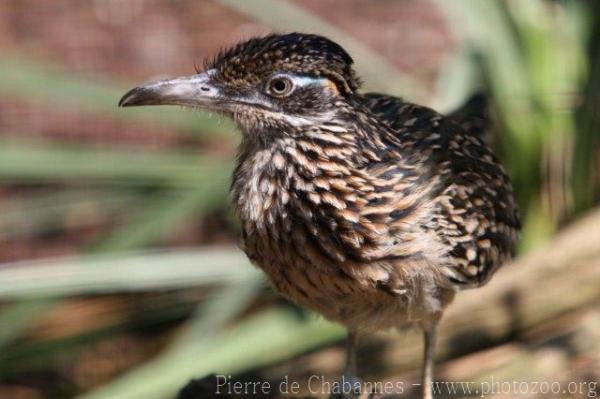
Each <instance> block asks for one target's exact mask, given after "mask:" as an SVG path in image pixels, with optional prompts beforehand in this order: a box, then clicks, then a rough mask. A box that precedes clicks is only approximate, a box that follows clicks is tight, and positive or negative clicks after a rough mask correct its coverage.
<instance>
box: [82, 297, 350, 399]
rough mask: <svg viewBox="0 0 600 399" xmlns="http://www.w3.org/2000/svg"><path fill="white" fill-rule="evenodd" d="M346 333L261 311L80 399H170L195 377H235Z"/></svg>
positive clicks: (287, 314) (280, 313)
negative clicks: (225, 332)
mask: <svg viewBox="0 0 600 399" xmlns="http://www.w3.org/2000/svg"><path fill="white" fill-rule="evenodd" d="M343 336H344V330H343V329H342V328H341V327H339V326H336V325H333V324H330V323H327V322H325V321H322V320H317V319H310V320H309V321H304V320H300V319H299V318H298V316H297V314H295V313H294V312H292V311H291V310H289V309H283V308H279V309H273V310H268V311H264V312H261V313H259V314H257V315H255V316H251V317H249V318H248V319H246V320H244V321H243V322H241V323H240V324H239V325H237V326H236V328H234V329H232V330H231V331H230V332H229V333H227V334H223V335H221V336H219V337H216V338H215V339H208V340H206V341H204V340H202V341H188V344H187V345H186V346H185V348H180V350H178V351H177V352H174V353H170V354H168V355H166V356H164V357H160V358H159V359H157V360H156V361H154V362H151V363H150V364H147V365H146V366H142V367H139V368H137V369H135V370H133V371H131V372H129V373H127V374H125V375H124V376H123V377H120V378H117V379H116V380H115V381H113V382H111V383H110V384H108V385H105V386H103V387H101V388H99V389H97V390H96V391H93V392H91V393H89V394H86V395H83V396H81V399H109V398H110V399H137V398H140V399H154V398H157V399H158V398H165V397H172V396H173V395H174V394H175V393H176V391H177V389H178V388H180V387H182V386H183V385H184V384H185V383H186V382H188V381H189V380H190V379H191V378H198V377H202V376H203V375H206V374H208V373H213V372H216V373H219V374H225V375H228V374H234V373H240V372H243V371H247V370H250V369H254V368H257V367H261V366H264V365H268V364H272V363H274V362H277V361H281V360H283V359H288V358H290V357H291V356H294V355H298V354H300V353H303V352H306V351H307V350H310V349H314V348H317V347H319V346H323V345H325V344H328V343H331V342H334V341H337V340H339V339H341V338H342V337H343Z"/></svg>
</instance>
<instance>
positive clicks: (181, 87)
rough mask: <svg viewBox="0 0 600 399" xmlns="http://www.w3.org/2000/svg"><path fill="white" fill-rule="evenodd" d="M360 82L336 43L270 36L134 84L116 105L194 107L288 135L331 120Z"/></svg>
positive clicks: (295, 35)
mask: <svg viewBox="0 0 600 399" xmlns="http://www.w3.org/2000/svg"><path fill="white" fill-rule="evenodd" d="M358 85H359V83H358V79H357V78H356V76H355V73H354V71H353V69H352V58H351V57H350V55H348V53H347V52H346V51H345V50H344V49H343V48H342V47H341V46H339V45H338V44H336V43H334V42H332V41H331V40H329V39H327V38H325V37H322V36H317V35H309V34H301V33H290V34H285V35H275V34H274V35H269V36H266V37H261V38H255V39H251V40H248V41H246V42H243V43H240V44H238V45H236V46H234V47H232V48H230V49H227V50H225V51H223V52H221V53H220V54H218V55H217V56H216V57H215V58H214V59H213V60H212V61H210V62H208V63H207V64H206V66H205V68H204V70H203V71H202V72H199V73H197V74H195V75H191V76H186V77H180V78H175V79H168V80H161V81H157V82H151V83H148V84H145V85H142V86H139V87H136V88H134V89H133V90H131V91H129V92H128V93H127V94H125V95H124V96H123V98H122V99H121V101H120V102H119V105H120V106H124V107H128V106H140V105H183V106H189V107H199V108H205V109H208V110H212V111H217V112H223V113H226V114H228V115H230V116H232V117H233V119H234V120H235V121H236V123H237V124H238V125H239V127H240V128H241V129H242V130H243V131H245V132H247V133H252V132H264V131H265V130H267V131H268V130H274V131H275V130H280V131H286V128H287V130H288V131H290V132H291V131H293V130H294V129H293V128H298V127H301V126H302V125H314V124H318V123H322V122H326V121H330V120H332V119H335V116H336V113H337V112H339V109H340V105H343V104H346V100H347V99H348V98H349V97H351V96H352V95H353V94H354V93H355V91H356V89H357V88H358ZM342 108H343V107H342Z"/></svg>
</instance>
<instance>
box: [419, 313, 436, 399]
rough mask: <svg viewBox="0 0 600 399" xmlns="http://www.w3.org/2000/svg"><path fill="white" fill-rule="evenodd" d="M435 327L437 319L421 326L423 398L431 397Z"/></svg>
mask: <svg viewBox="0 0 600 399" xmlns="http://www.w3.org/2000/svg"><path fill="white" fill-rule="evenodd" d="M436 329H437V321H434V322H432V323H431V324H429V325H427V326H424V327H423V336H424V338H425V350H424V356H423V374H422V381H421V384H422V387H423V399H432V398H433V394H432V383H433V360H434V352H435V332H436Z"/></svg>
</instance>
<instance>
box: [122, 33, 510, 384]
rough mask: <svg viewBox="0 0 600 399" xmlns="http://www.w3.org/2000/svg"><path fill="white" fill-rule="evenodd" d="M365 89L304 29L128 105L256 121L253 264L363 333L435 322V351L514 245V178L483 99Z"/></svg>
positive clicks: (249, 230) (239, 51)
mask: <svg viewBox="0 0 600 399" xmlns="http://www.w3.org/2000/svg"><path fill="white" fill-rule="evenodd" d="M358 87H359V82H358V79H357V78H356V75H355V73H354V71H353V69H352V58H351V57H350V56H349V55H348V54H347V53H346V52H345V51H344V50H343V49H342V48H341V47H340V46H339V45H337V44H335V43H333V42H331V41H330V40H328V39H326V38H323V37H320V36H315V35H305V34H297V33H293V34H287V35H270V36H267V37H264V38H258V39H252V40H250V41H248V42H245V43H242V44H239V45H237V46H235V47H233V48H232V49H230V50H227V51H225V52H223V53H221V54H220V55H219V56H217V57H216V58H215V59H214V60H212V61H211V62H209V63H208V64H207V66H206V71H205V72H203V73H201V74H199V75H197V76H195V77H190V78H184V79H177V80H175V81H166V82H165V81H163V82H158V83H155V84H151V85H147V86H143V87H141V88H136V89H134V90H132V91H131V92H130V93H128V94H126V95H125V96H124V98H123V99H122V100H121V104H122V105H143V104H157V103H163V104H164V103H168V104H184V105H193V106H202V107H205V108H209V109H213V110H217V111H220V112H223V113H225V114H227V115H230V116H231V117H232V118H233V119H234V121H235V122H236V123H237V125H238V126H239V128H240V129H241V130H242V132H243V135H242V143H241V145H240V150H239V154H238V160H237V166H236V168H235V172H234V175H233V183H232V188H231V192H232V200H233V205H234V207H235V210H236V213H237V215H238V217H239V218H240V221H241V224H242V248H243V250H244V251H245V252H246V254H247V255H248V256H249V257H250V259H251V260H252V261H253V262H254V263H255V264H256V265H257V266H259V267H260V268H261V269H262V270H263V271H264V272H265V273H266V275H267V276H268V278H269V280H270V281H271V283H272V284H273V286H274V287H275V289H276V290H277V291H278V292H280V293H281V294H282V295H284V296H285V297H287V298H288V299H290V300H291V301H293V302H295V303H297V304H299V305H302V306H305V307H308V308H310V309H313V310H315V311H317V312H319V313H321V314H322V315H323V316H325V317H326V318H328V319H330V320H334V321H337V322H340V323H342V324H344V325H346V326H347V327H348V328H349V329H350V331H352V332H357V331H366V330H377V329H385V328H390V327H400V326H404V325H407V324H409V325H411V324H414V325H417V326H420V327H422V328H424V330H425V331H426V332H427V334H426V339H427V343H428V345H427V356H428V357H431V355H432V350H433V331H434V327H435V325H436V322H437V320H438V319H439V318H440V316H441V314H442V311H443V309H444V307H445V306H446V305H447V304H448V303H449V302H450V301H451V300H452V298H453V296H454V294H455V292H456V291H457V290H458V289H461V288H467V287H477V286H480V285H482V284H483V283H485V282H486V281H487V280H488V279H489V277H490V276H491V275H492V274H493V272H494V271H495V270H496V269H497V268H498V267H499V266H500V265H501V264H502V263H503V262H505V261H506V260H507V259H509V258H510V257H511V256H512V255H513V253H514V248H515V245H516V241H517V233H518V230H519V219H518V215H517V210H516V206H515V203H514V199H513V194H512V189H511V186H510V183H509V180H508V177H507V175H506V173H505V172H504V170H503V168H502V166H501V165H500V163H499V161H498V159H497V158H496V157H495V156H494V155H493V153H492V152H491V151H490V149H489V148H488V146H487V145H486V144H485V143H484V141H483V140H482V136H483V131H484V130H485V129H486V128H487V125H488V119H487V117H486V114H485V107H484V106H483V102H482V101H483V99H482V98H481V97H475V98H474V99H473V100H472V101H471V102H470V103H468V104H467V106H466V107H464V108H463V109H461V110H459V111H457V112H455V113H454V114H453V115H452V116H450V117H445V116H443V115H440V114H439V113H437V112H435V111H433V110H431V109H429V108H426V107H423V106H420V105H416V104H411V103H408V102H405V101H403V100H401V99H399V98H395V97H391V96H387V95H382V94H373V93H369V94H360V93H359V92H358ZM157 98H158V100H157ZM426 360H427V359H426ZM426 365H427V366H426V368H425V369H424V374H425V376H426V377H428V378H429V380H428V379H426V380H425V382H426V383H427V382H428V381H430V377H431V366H430V364H429V361H428V360H427V361H426ZM348 371H349V372H350V371H351V370H348ZM428 392H429V391H428V390H425V394H426V395H428V394H429V395H430V392H429V393H428Z"/></svg>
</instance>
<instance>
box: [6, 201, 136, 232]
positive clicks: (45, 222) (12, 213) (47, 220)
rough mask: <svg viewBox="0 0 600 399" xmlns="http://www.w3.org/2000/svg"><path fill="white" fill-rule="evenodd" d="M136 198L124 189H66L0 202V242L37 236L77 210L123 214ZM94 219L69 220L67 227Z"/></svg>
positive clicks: (64, 220) (73, 226) (81, 224)
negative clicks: (0, 210)
mask: <svg viewBox="0 0 600 399" xmlns="http://www.w3.org/2000/svg"><path fill="white" fill-rule="evenodd" d="M139 197H140V195H139V194H136V193H134V192H131V191H125V190H119V191H117V190H68V191H63V192H56V193H44V194H41V195H36V196H35V197H33V196H31V195H24V196H21V197H19V198H16V199H9V200H6V201H2V202H0V204H1V206H2V209H3V212H2V213H0V242H1V241H3V240H7V239H15V238H18V237H21V236H31V235H37V234H40V233H43V232H47V231H52V230H54V229H57V228H59V227H62V226H64V225H65V223H66V219H67V218H68V217H69V216H70V215H72V214H73V213H77V212H79V211H81V210H85V211H86V212H90V211H91V212H92V213H94V214H100V215H111V214H115V213H122V212H125V211H126V210H127V209H130V207H131V206H132V204H133V203H135V204H139V203H140V202H141V199H140V198H139ZM94 222H95V221H94V218H92V219H91V220H90V218H88V217H85V218H71V220H69V221H68V224H69V227H70V228H77V227H84V226H89V224H90V223H94Z"/></svg>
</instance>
